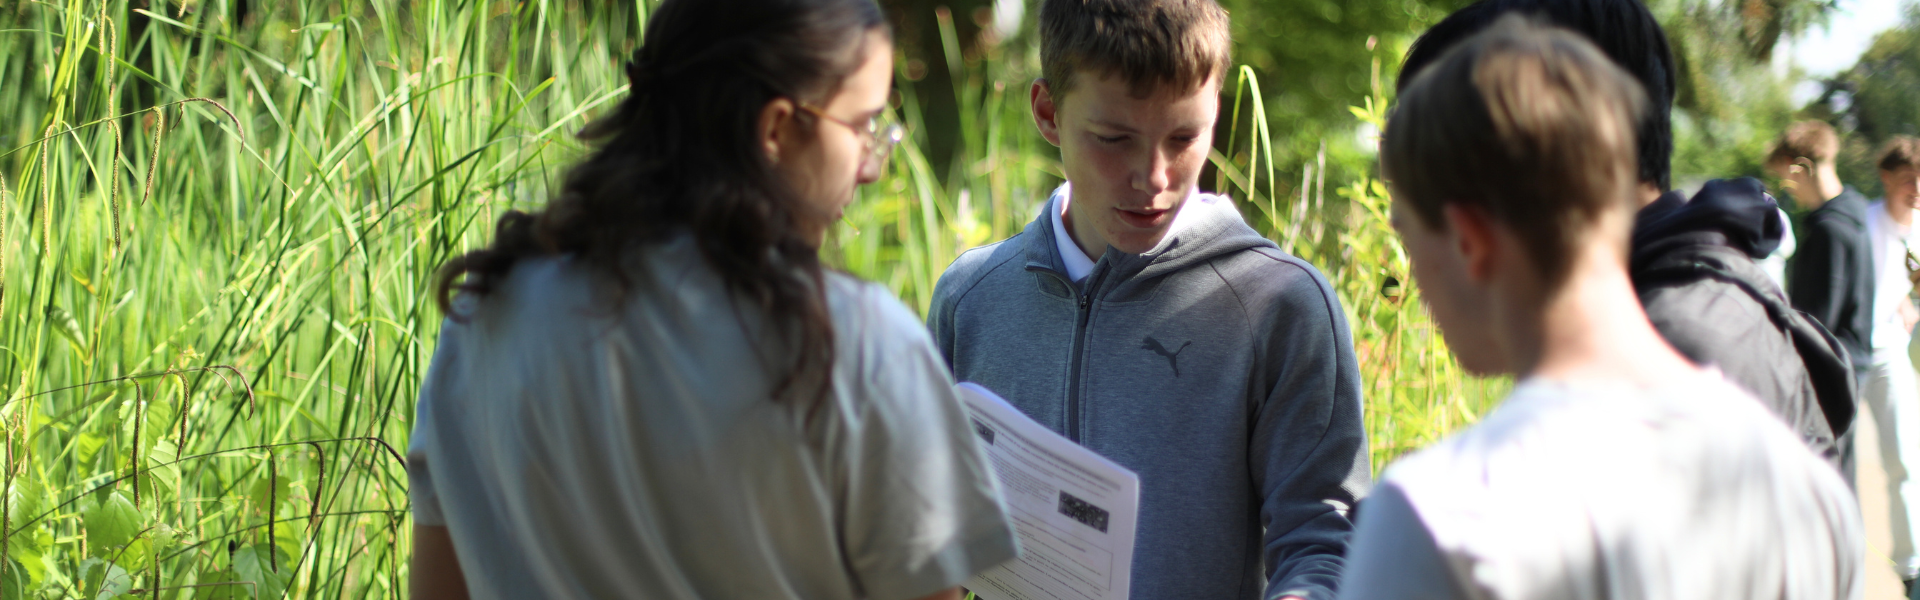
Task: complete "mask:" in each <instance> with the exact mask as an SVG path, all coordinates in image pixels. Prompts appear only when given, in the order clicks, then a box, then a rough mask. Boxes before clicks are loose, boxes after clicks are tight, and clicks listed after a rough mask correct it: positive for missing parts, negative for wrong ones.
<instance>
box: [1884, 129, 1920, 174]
mask: <svg viewBox="0 0 1920 600" xmlns="http://www.w3.org/2000/svg"><path fill="white" fill-rule="evenodd" d="M1903 168H1910V169H1920V139H1914V137H1913V136H1910V135H1896V136H1893V139H1890V140H1887V143H1886V144H1885V145H1883V146H1880V170H1882V171H1898V170H1900V169H1903Z"/></svg>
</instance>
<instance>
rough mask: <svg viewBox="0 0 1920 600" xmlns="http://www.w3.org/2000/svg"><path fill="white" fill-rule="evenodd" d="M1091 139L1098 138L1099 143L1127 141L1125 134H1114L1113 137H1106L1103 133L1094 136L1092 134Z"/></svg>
mask: <svg viewBox="0 0 1920 600" xmlns="http://www.w3.org/2000/svg"><path fill="white" fill-rule="evenodd" d="M1093 139H1096V140H1099V141H1100V143H1102V144H1118V143H1120V142H1124V141H1127V136H1124V135H1116V136H1113V137H1107V136H1104V135H1096V136H1093Z"/></svg>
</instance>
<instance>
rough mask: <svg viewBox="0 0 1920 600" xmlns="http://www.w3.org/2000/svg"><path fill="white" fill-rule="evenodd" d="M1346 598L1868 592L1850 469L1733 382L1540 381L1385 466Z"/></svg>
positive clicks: (1796, 596)
mask: <svg viewBox="0 0 1920 600" xmlns="http://www.w3.org/2000/svg"><path fill="white" fill-rule="evenodd" d="M1357 521H1358V523H1357V525H1356V526H1357V528H1358V530H1357V531H1356V533H1355V534H1354V541H1353V545H1352V547H1351V551H1350V553H1349V554H1348V557H1347V570H1346V574H1345V577H1344V578H1343V579H1342V580H1341V597H1342V598H1345V599H1348V600H1374V599H1435V600H1439V599H1446V600H1453V599H1469V598H1471V599H1503V600H1519V599H1528V598H1555V599H1567V600H1600V599H1629V598H1632V599H1647V600H1661V599H1672V600H1682V599H1686V600H1692V599H1700V600H1706V599H1718V598H1768V599H1782V600H1788V599H1793V600H1800V599H1804V600H1812V599H1816V598H1817V599H1821V600H1828V599H1847V598H1855V599H1857V598H1860V597H1861V595H1862V594H1863V593H1864V588H1863V587H1862V580H1863V579H1864V577H1865V570H1864V569H1865V561H1864V558H1863V552H1864V547H1865V540H1864V537H1863V534H1862V531H1861V523H1860V512H1859V507H1858V505H1857V504H1856V503H1855V500H1854V497H1853V495H1852V493H1851V492H1849V491H1848V489H1847V487H1846V485H1845V484H1844V483H1842V482H1841V480H1840V477H1839V475H1838V473H1836V472H1835V471H1834V470H1833V468H1832V467H1830V466H1828V465H1827V464H1826V463H1825V462H1824V461H1822V460H1820V459H1819V458H1818V457H1816V456H1814V455H1813V454H1812V453H1811V452H1809V451H1808V450H1807V448H1806V446H1805V445H1803V444H1802V443H1801V442H1800V441H1799V439H1798V438H1797V437H1795V436H1794V434H1793V433H1792V432H1790V431H1788V430H1787V429H1786V428H1785V426H1783V425H1782V424H1780V422H1779V421H1778V419H1776V418H1774V417H1773V416H1772V415H1771V414H1769V413H1767V412H1766V410H1765V409H1764V408H1762V407H1761V406H1760V404H1759V402H1758V401H1756V400H1753V399H1752V398H1751V397H1749V396H1747V395H1746V394H1745V393H1744V392H1741V391H1739V390H1738V389H1736V388H1734V387H1732V386H1731V385H1730V384H1728V383H1726V382H1725V381H1724V380H1722V379H1720V378H1718V377H1711V378H1708V377H1702V378H1699V380H1697V381H1689V382H1676V383H1675V384H1673V385H1670V386H1668V387H1665V388H1662V389H1658V390H1646V389H1638V388H1631V387H1626V386H1624V385H1603V384H1593V383H1587V384H1581V385H1569V384H1564V383H1553V382H1543V381H1537V380H1536V381H1527V382H1522V383H1520V384H1519V385H1517V386H1515V388H1514V391H1513V395H1512V396H1510V397H1508V399H1507V400H1506V401H1505V402H1504V403H1503V404H1502V405H1501V406H1500V408H1498V409H1497V410H1495V411H1494V412H1493V413H1492V414H1490V415H1488V416H1487V418H1486V419H1485V420H1484V421H1482V422H1481V423H1479V424H1477V425H1475V426H1473V427H1472V428H1470V429H1468V430H1467V431H1465V432H1463V433H1461V434H1459V435H1456V436H1454V437H1452V438H1449V439H1447V440H1445V441H1442V442H1440V443H1439V444H1436V445H1435V446H1434V447H1432V448H1429V449H1427V450H1423V451H1421V452H1419V453H1417V454H1415V455H1413V456H1411V457H1408V458H1406V459H1404V460H1402V461H1400V462H1398V463H1395V465H1394V466H1393V467H1391V468H1389V469H1388V471H1387V475H1386V477H1385V478H1384V479H1383V481H1382V483H1381V486H1380V487H1379V488H1377V489H1376V490H1375V492H1374V494H1373V496H1371V497H1369V498H1368V499H1367V501H1366V503H1365V504H1364V505H1363V506H1362V507H1361V509H1360V515H1359V518H1358V519H1357Z"/></svg>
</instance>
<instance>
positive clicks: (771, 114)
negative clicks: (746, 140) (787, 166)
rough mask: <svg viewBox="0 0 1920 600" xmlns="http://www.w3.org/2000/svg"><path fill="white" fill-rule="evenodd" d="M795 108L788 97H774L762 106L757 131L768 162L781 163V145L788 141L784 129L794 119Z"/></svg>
mask: <svg viewBox="0 0 1920 600" xmlns="http://www.w3.org/2000/svg"><path fill="white" fill-rule="evenodd" d="M794 110H795V109H794V105H793V101H792V100H788V99H786V98H774V99H772V100H769V101H767V105H766V106H762V107H760V124H759V126H758V127H756V128H755V133H758V134H759V136H758V137H759V140H758V141H759V142H760V148H761V150H762V151H764V152H766V153H767V162H770V163H773V164H780V145H781V144H783V143H785V142H786V141H787V136H786V135H784V134H783V132H782V129H784V128H785V126H786V125H787V122H788V121H791V120H792V119H793V112H794Z"/></svg>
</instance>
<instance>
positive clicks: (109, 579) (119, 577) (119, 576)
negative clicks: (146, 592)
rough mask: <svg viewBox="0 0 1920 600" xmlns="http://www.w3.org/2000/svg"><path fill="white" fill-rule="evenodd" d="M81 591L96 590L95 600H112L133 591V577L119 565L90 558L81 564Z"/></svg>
mask: <svg viewBox="0 0 1920 600" xmlns="http://www.w3.org/2000/svg"><path fill="white" fill-rule="evenodd" d="M80 581H81V582H83V583H82V584H81V585H82V587H81V591H83V592H84V591H87V590H95V591H94V592H93V598H94V600H111V599H112V598H113V597H114V596H118V595H121V594H125V593H127V590H131V589H133V576H131V575H128V574H127V570H126V569H122V568H120V566H119V565H116V564H113V563H110V562H107V561H104V560H100V559H98V558H89V559H87V560H85V561H82V562H81V563H80Z"/></svg>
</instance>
